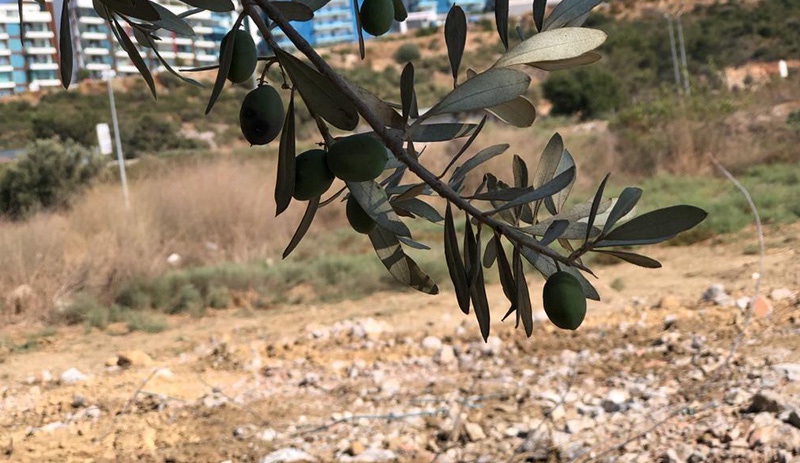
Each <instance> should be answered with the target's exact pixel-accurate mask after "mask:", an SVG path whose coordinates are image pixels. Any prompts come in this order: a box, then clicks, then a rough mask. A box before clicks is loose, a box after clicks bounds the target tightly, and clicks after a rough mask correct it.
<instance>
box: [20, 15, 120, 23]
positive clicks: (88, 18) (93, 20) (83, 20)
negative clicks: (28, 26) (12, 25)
mask: <svg viewBox="0 0 800 463" xmlns="http://www.w3.org/2000/svg"><path fill="white" fill-rule="evenodd" d="M25 19H27V17H26V18H25ZM78 22H79V23H81V24H103V25H105V23H106V21H105V19H103V18H101V17H99V16H81V17H80V19H78Z"/></svg>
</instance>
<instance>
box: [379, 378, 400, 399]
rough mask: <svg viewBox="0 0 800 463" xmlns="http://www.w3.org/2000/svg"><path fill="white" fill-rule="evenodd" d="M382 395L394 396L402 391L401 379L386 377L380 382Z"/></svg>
mask: <svg viewBox="0 0 800 463" xmlns="http://www.w3.org/2000/svg"><path fill="white" fill-rule="evenodd" d="M380 389H381V395H383V396H384V397H392V396H395V395H397V394H398V393H399V392H400V381H398V380H396V379H394V378H389V379H384V380H383V381H382V382H381V384H380Z"/></svg>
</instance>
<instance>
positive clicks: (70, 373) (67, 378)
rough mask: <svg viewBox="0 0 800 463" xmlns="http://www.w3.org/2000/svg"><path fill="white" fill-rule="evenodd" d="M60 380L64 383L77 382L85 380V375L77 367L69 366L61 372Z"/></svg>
mask: <svg viewBox="0 0 800 463" xmlns="http://www.w3.org/2000/svg"><path fill="white" fill-rule="evenodd" d="M60 378H61V382H62V383H65V384H72V383H79V382H81V381H86V378H87V376H86V375H84V374H83V373H81V372H80V370H78V369H77V368H70V369H69V370H66V371H65V372H63V373H61V376H60Z"/></svg>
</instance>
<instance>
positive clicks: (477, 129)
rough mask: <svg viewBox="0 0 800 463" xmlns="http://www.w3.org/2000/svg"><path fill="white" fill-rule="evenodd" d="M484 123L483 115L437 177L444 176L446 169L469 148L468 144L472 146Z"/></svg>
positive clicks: (484, 117)
mask: <svg viewBox="0 0 800 463" xmlns="http://www.w3.org/2000/svg"><path fill="white" fill-rule="evenodd" d="M485 124H486V116H483V118H482V119H481V121H480V122H479V123H478V126H477V127H476V128H475V130H473V131H472V134H471V135H470V136H469V138H468V139H467V141H466V142H465V143H464V144H463V145H462V146H461V148H460V149H459V150H458V153H456V154H455V156H453V157H452V158H451V159H450V162H448V163H447V166H445V168H444V170H443V171H442V173H441V174H439V178H442V177H444V176H445V174H447V171H448V170H450V168H451V167H453V165H454V164H455V163H456V162H458V160H459V159H460V158H461V156H462V155H463V154H464V153H465V152H466V151H467V149H469V147H470V146H472V143H473V142H474V141H475V139H476V138H478V134H480V133H481V130H483V126H484V125H485Z"/></svg>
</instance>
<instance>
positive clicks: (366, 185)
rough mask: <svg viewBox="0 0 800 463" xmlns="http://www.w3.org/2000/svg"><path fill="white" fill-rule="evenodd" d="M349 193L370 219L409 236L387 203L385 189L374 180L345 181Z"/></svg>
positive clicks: (407, 230)
mask: <svg viewBox="0 0 800 463" xmlns="http://www.w3.org/2000/svg"><path fill="white" fill-rule="evenodd" d="M345 183H346V184H347V189H348V190H350V194H351V195H352V196H353V198H355V200H356V201H358V204H359V205H360V206H361V208H362V209H364V212H366V213H367V215H369V216H370V217H371V218H372V220H374V221H375V222H377V223H378V226H379V227H382V228H384V229H386V230H388V231H390V232H391V233H393V234H395V235H400V236H407V237H409V238H410V237H411V231H410V230H409V229H408V227H407V226H406V224H404V223H403V221H401V220H400V217H398V216H397V213H396V212H395V211H394V209H392V205H391V203H389V197H388V196H386V191H384V189H383V188H381V186H380V185H378V184H377V183H375V182H345Z"/></svg>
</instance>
